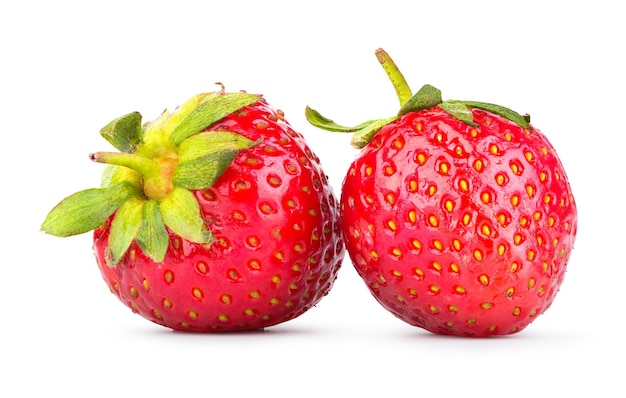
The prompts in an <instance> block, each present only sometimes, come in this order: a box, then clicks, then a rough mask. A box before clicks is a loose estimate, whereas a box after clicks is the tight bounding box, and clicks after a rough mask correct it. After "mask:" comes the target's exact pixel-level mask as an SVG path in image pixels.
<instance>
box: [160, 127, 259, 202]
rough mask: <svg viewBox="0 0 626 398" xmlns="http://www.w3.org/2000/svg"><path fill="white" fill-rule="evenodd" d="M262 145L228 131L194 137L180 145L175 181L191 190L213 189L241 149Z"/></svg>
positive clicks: (173, 177) (176, 183)
mask: <svg viewBox="0 0 626 398" xmlns="http://www.w3.org/2000/svg"><path fill="white" fill-rule="evenodd" d="M261 142H262V140H258V141H256V142H255V141H252V140H250V139H248V138H246V137H244V136H242V135H240V134H237V133H232V132H227V131H219V132H217V131H216V132H207V133H200V134H196V135H193V136H191V137H189V138H187V139H186V140H185V141H183V142H182V143H181V144H180V147H179V164H178V166H177V167H176V170H174V175H173V176H172V182H173V183H174V185H176V186H179V187H183V188H187V189H192V190H199V189H207V188H210V187H212V186H213V185H214V184H215V182H216V181H217V179H218V178H219V177H220V176H221V175H222V174H223V173H224V171H226V169H227V168H228V166H230V164H231V163H232V161H233V160H234V159H235V156H236V155H237V153H238V152H239V151H240V150H243V149H249V148H252V147H253V146H255V145H258V144H260V143H261Z"/></svg>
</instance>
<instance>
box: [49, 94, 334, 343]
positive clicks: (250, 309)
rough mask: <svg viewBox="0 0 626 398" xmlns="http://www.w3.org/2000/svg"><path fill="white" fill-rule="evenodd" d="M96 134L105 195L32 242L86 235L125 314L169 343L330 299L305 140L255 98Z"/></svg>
mask: <svg viewBox="0 0 626 398" xmlns="http://www.w3.org/2000/svg"><path fill="white" fill-rule="evenodd" d="M102 134H103V136H104V137H105V138H107V140H109V142H111V143H112V144H113V145H114V146H115V147H116V148H117V149H119V150H120V152H119V153H107V152H100V153H95V154H92V155H91V159H92V160H94V161H97V162H102V163H108V164H110V165H111V166H109V167H108V168H107V169H106V170H105V173H104V176H103V186H102V187H101V188H95V189H90V190H86V191H82V192H79V193H77V194H74V195H73V196H70V197H68V198H67V199H65V200H64V201H62V202H61V203H59V205H57V207H55V209H53V210H52V211H51V212H50V214H49V216H48V218H47V219H46V221H45V222H44V224H43V226H42V229H43V230H44V231H46V232H48V233H51V234H54V235H58V236H69V235H74V234H76V233H82V232H85V230H91V229H93V230H94V234H93V239H94V250H95V254H96V260H97V264H98V266H99V269H100V271H101V273H102V276H103V278H104V280H105V282H106V283H107V285H108V286H109V288H110V290H111V292H113V293H114V294H115V295H116V296H117V297H118V298H119V300H120V301H121V302H122V303H124V304H125V305H126V306H128V307H129V308H130V309H131V310H132V311H134V312H135V313H137V314H139V315H141V316H142V317H144V318H146V319H148V320H150V321H152V322H154V323H157V324H160V325H163V326H165V327H168V328H171V329H175V330H185V331H193V332H213V331H238V330H249V329H259V328H264V327H269V326H273V325H276V324H279V323H283V322H286V321H288V320H291V319H294V318H296V317H298V316H300V315H301V314H303V313H304V312H306V311H308V310H309V309H310V308H312V307H313V306H314V305H315V304H316V303H317V302H319V300H321V299H322V297H324V296H325V295H326V294H327V293H328V292H329V291H330V289H331V288H332V286H333V283H334V280H335V278H336V277H337V272H338V270H339V268H340V265H341V260H342V258H343V254H344V246H343V241H342V238H341V233H340V230H339V220H338V203H337V200H336V199H335V197H334V195H333V193H332V190H331V188H330V186H329V184H328V180H327V177H326V175H325V174H324V172H323V170H322V167H321V165H320V162H319V159H318V158H317V157H316V156H315V154H314V153H313V152H312V151H311V149H310V148H309V146H308V145H307V143H306V141H305V140H304V138H303V136H302V135H301V134H299V133H297V132H296V131H295V130H293V128H292V127H291V126H290V125H289V123H288V122H287V121H286V120H285V117H284V114H283V113H282V112H281V111H279V110H275V109H274V108H272V107H271V106H270V105H269V104H267V102H266V101H265V100H264V99H263V98H262V97H261V96H256V95H250V94H245V93H225V92H223V91H221V92H217V93H207V94H201V95H199V96H196V97H194V98H192V99H190V100H189V101H188V102H187V103H185V104H183V105H182V106H181V107H180V108H178V109H177V110H176V111H175V112H173V113H171V114H170V113H169V112H167V111H166V112H165V113H164V114H163V115H162V116H161V117H160V118H159V119H157V120H156V121H154V122H150V123H146V124H144V125H143V126H142V125H141V124H140V116H139V115H138V114H137V113H133V114H128V115H125V116H123V117H122V118H119V119H116V120H114V121H113V122H111V123H110V124H108V125H107V126H105V128H103V130H102ZM94 198H95V199H94ZM76 203H78V204H79V205H76ZM85 203H88V204H90V206H85ZM111 203H112V205H111ZM84 219H92V221H89V222H88V223H87V224H86V225H81V226H79V227H75V226H74V224H76V223H78V224H80V222H78V221H79V220H84ZM67 220H70V221H72V220H73V221H72V222H68V221H67Z"/></svg>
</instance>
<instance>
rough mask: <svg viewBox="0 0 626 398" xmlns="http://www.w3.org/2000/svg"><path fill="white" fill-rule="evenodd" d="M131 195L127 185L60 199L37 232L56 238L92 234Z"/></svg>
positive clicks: (89, 190) (81, 192)
mask: <svg viewBox="0 0 626 398" xmlns="http://www.w3.org/2000/svg"><path fill="white" fill-rule="evenodd" d="M135 194H136V191H135V188H134V187H133V186H132V185H131V184H129V183H119V184H116V185H112V186H109V187H106V188H90V189H85V190H83V191H80V192H77V193H75V194H72V195H70V196H68V197H67V198H65V199H63V200H62V201H61V202H59V204H57V205H56V206H55V207H54V208H53V209H52V210H51V211H50V213H48V215H47V217H46V219H45V221H44V222H43V224H42V226H41V230H42V231H44V232H46V233H49V234H51V235H55V236H60V237H65V236H71V235H78V234H82V233H85V232H88V231H91V230H94V229H96V228H98V227H100V226H101V225H102V224H103V223H104V222H105V221H106V219H107V218H109V216H110V215H111V214H113V212H114V211H115V210H117V209H118V208H119V207H120V206H121V205H122V203H124V202H125V201H126V200H127V199H128V198H130V197H132V196H133V195H135Z"/></svg>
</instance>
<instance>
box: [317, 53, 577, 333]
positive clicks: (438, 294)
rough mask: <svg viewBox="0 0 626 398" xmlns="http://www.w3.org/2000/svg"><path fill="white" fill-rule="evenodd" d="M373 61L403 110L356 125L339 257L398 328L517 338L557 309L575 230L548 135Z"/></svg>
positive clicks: (322, 122)
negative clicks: (415, 84)
mask: <svg viewBox="0 0 626 398" xmlns="http://www.w3.org/2000/svg"><path fill="white" fill-rule="evenodd" d="M377 55H378V57H379V60H380V61H381V63H382V65H383V66H384V67H385V70H386V71H387V72H388V74H389V75H390V78H391V80H392V82H393V84H394V86H395V88H396V92H397V93H398V97H399V98H400V102H401V105H402V108H401V110H400V112H399V114H398V115H397V116H395V117H392V118H390V119H382V120H374V121H370V122H366V123H364V124H362V125H359V126H357V127H354V128H348V127H343V126H340V125H338V124H336V123H334V122H333V121H332V120H330V119H327V118H324V117H322V116H321V115H320V114H319V113H317V112H316V111H314V110H312V109H310V108H307V118H308V119H309V121H310V122H311V123H312V124H314V125H316V126H318V127H321V128H324V129H327V130H331V131H355V132H356V133H355V136H354V140H353V143H354V144H355V146H357V147H363V150H362V152H361V153H360V154H359V156H358V157H357V158H356V159H355V160H354V162H353V163H352V164H351V166H350V168H349V171H348V173H347V176H346V178H345V180H344V183H343V188H342V193H341V203H340V212H341V216H342V231H343V235H344V240H345V244H346V248H347V250H348V253H349V255H350V258H351V259H352V262H353V264H354V266H355V268H356V270H357V271H358V273H359V274H360V275H361V277H362V278H363V280H364V281H365V283H366V284H367V286H368V288H369V290H370V291H371V293H372V294H373V295H374V297H375V298H376V299H377V300H378V301H379V302H380V304H382V306H383V307H384V308H386V309H387V310H389V311H390V312H392V313H393V314H394V315H396V316H397V317H398V318H400V319H402V320H404V321H405V322H407V323H409V324H411V325H414V326H418V327H421V328H424V329H426V330H429V331H431V332H433V333H437V334H448V335H459V336H488V335H504V334H512V333H516V332H519V331H521V330H522V329H524V328H525V327H526V326H527V325H528V324H529V323H530V322H531V321H533V320H534V319H535V318H536V317H537V316H538V315H540V314H542V313H543V312H544V311H545V310H546V309H547V308H548V307H550V305H551V304H552V302H553V300H554V298H555V296H556V294H557V292H558V289H559V286H560V285H561V283H562V282H563V277H564V275H565V270H566V265H567V262H568V259H569V257H570V252H571V250H572V247H573V244H574V240H575V235H576V228H577V212H576V204H575V202H574V198H573V196H572V191H571V189H570V186H569V183H568V180H567V176H566V174H565V171H564V170H563V166H562V164H561V162H560V160H559V158H558V157H557V155H556V152H555V150H554V148H553V147H552V145H551V144H550V143H549V142H548V140H547V139H546V137H545V136H544V135H543V134H542V133H541V132H539V131H538V130H537V129H535V128H534V127H533V126H531V125H530V124H529V117H528V116H525V117H523V116H521V115H519V114H517V113H515V112H513V111H511V110H509V109H507V108H503V107H500V106H497V105H493V104H486V103H478V102H470V101H442V100H441V96H440V93H439V90H437V89H435V88H434V87H432V86H428V85H426V86H424V87H423V88H422V89H421V90H420V91H419V92H418V93H416V94H415V95H414V96H411V91H410V89H409V88H408V85H407V84H406V82H405V81H404V78H403V77H402V75H401V74H400V72H399V71H398V70H397V68H396V67H395V64H393V62H392V60H391V58H389V56H388V55H387V54H386V53H385V52H384V51H383V50H378V51H377Z"/></svg>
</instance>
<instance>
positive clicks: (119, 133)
mask: <svg viewBox="0 0 626 398" xmlns="http://www.w3.org/2000/svg"><path fill="white" fill-rule="evenodd" d="M142 131H143V129H142V126H141V114H140V113H139V112H132V113H128V114H126V115H124V116H121V117H118V118H117V119H115V120H113V121H111V122H109V124H107V125H106V126H104V127H103V128H102V129H100V135H101V136H102V137H103V138H104V139H106V140H107V141H109V143H110V144H111V145H113V146H114V147H115V148H116V149H118V150H119V151H121V152H126V153H132V152H134V151H135V148H137V145H138V144H139V143H140V142H141V136H142Z"/></svg>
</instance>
